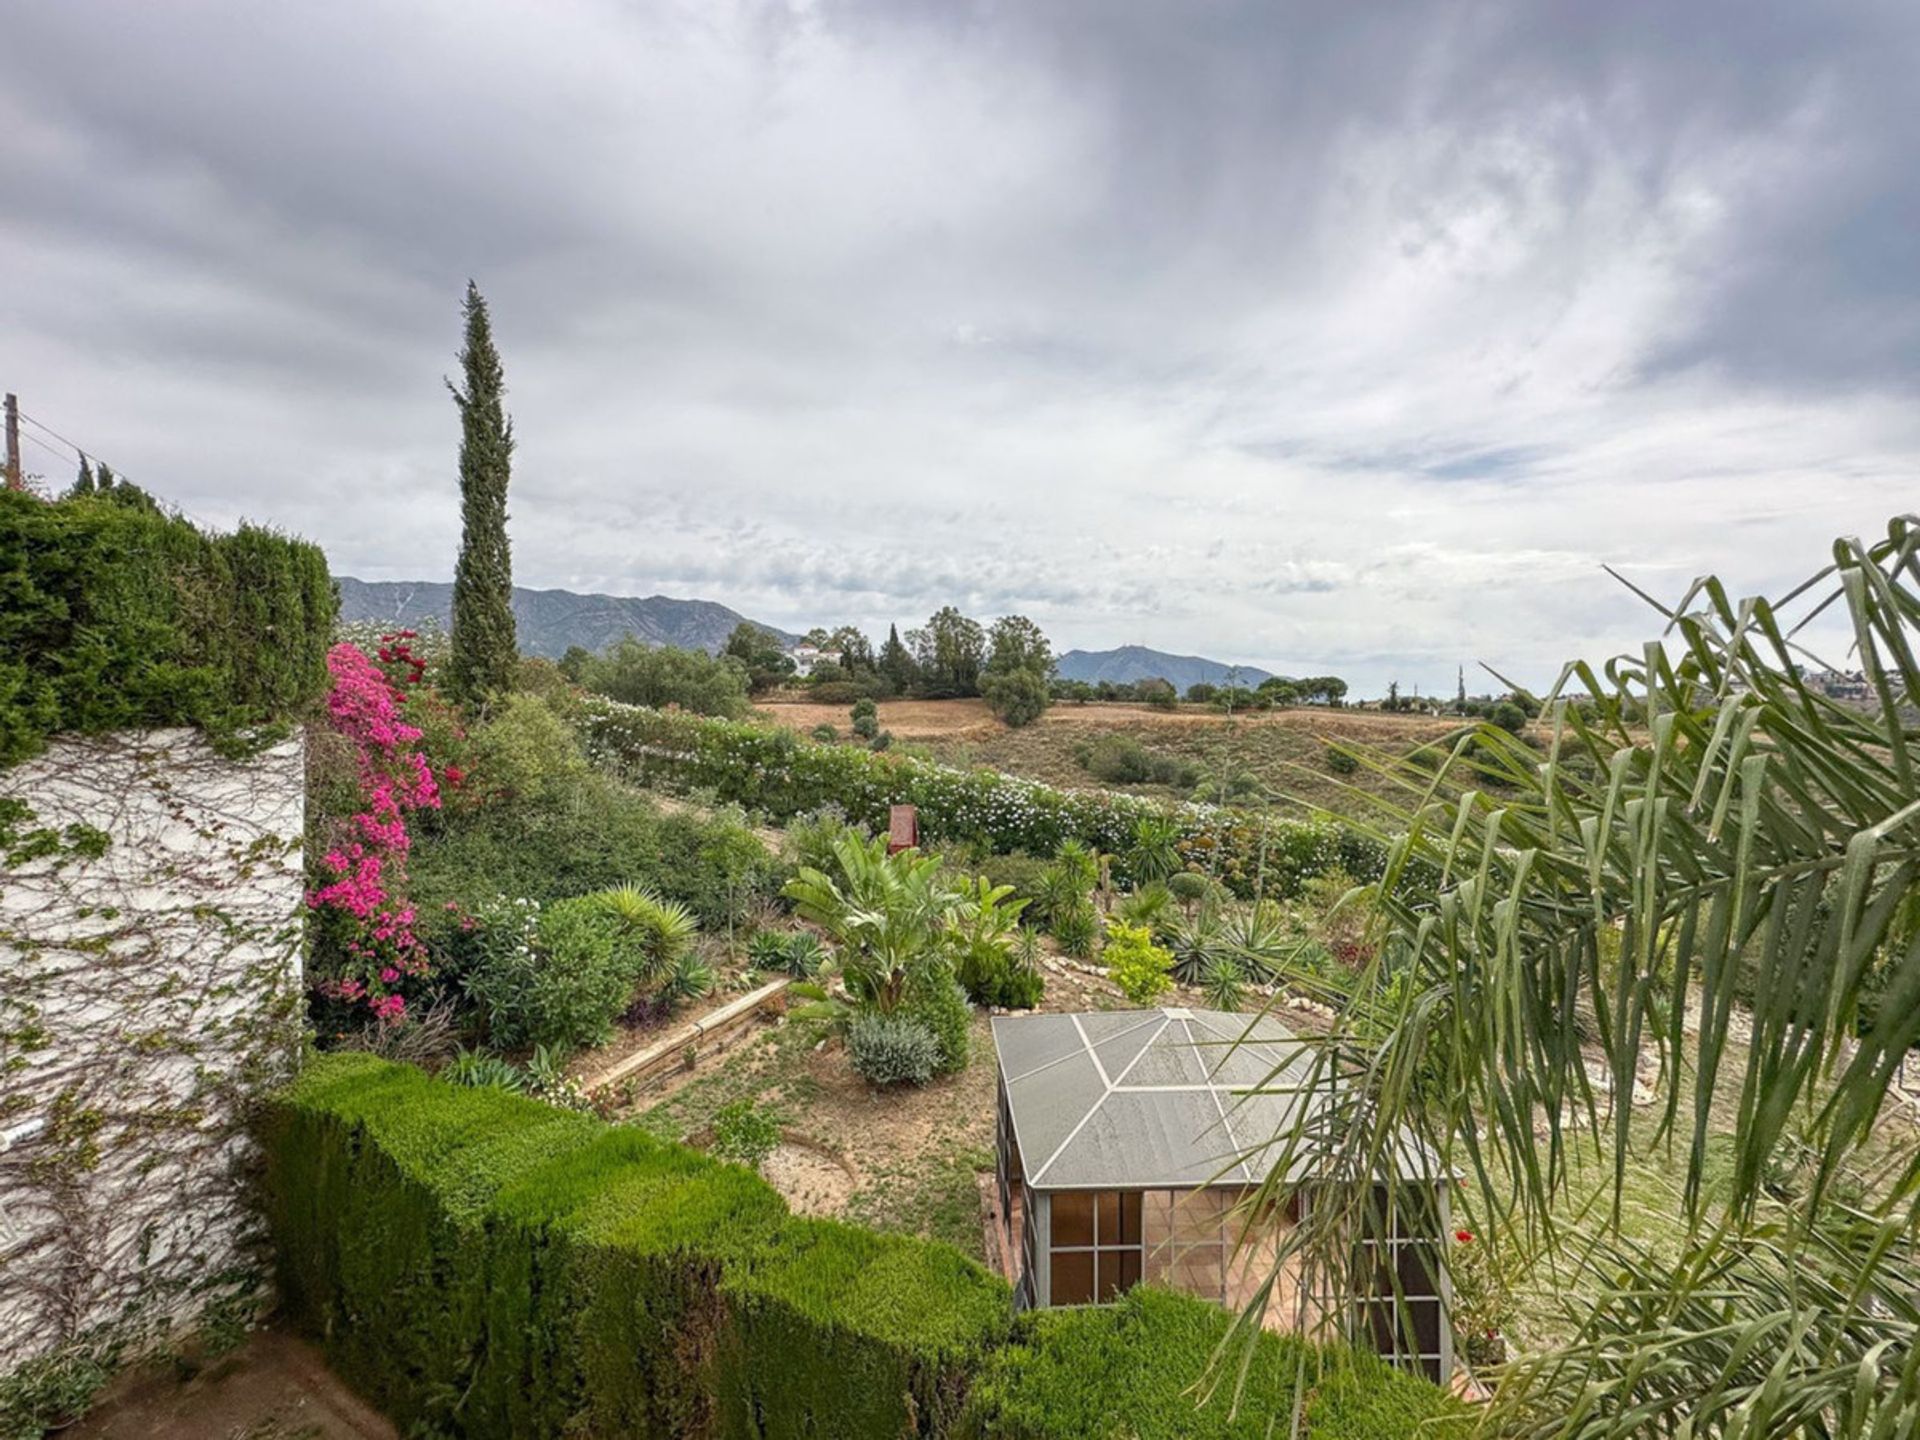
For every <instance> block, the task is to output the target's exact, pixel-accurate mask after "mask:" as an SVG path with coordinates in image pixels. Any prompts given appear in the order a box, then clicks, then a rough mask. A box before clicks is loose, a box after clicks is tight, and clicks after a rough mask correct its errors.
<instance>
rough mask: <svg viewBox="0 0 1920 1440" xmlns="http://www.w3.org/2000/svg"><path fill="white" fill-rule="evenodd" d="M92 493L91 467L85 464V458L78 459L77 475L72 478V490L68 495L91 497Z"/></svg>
mask: <svg viewBox="0 0 1920 1440" xmlns="http://www.w3.org/2000/svg"><path fill="white" fill-rule="evenodd" d="M93 491H94V479H93V466H91V465H89V464H88V463H87V457H86V456H85V455H82V456H81V457H80V470H79V473H78V474H76V475H75V476H74V477H73V488H72V489H71V490H69V491H67V494H68V495H91V494H93Z"/></svg>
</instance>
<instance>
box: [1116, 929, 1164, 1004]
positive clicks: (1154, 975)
mask: <svg viewBox="0 0 1920 1440" xmlns="http://www.w3.org/2000/svg"><path fill="white" fill-rule="evenodd" d="M1100 958H1101V960H1102V961H1104V962H1105V964H1106V967H1107V978H1108V979H1109V980H1111V981H1113V983H1114V984H1116V985H1118V986H1119V987H1120V993H1121V994H1122V995H1125V996H1126V997H1127V998H1128V999H1129V1000H1131V1001H1133V1003H1134V1004H1136V1005H1145V1004H1147V1003H1148V1002H1149V1001H1151V1000H1153V999H1155V998H1157V997H1159V996H1161V995H1164V994H1165V993H1166V992H1167V991H1168V990H1171V989H1172V988H1173V977H1172V974H1171V972H1172V970H1173V955H1172V953H1171V952H1169V951H1167V950H1164V949H1162V948H1161V947H1160V946H1158V945H1156V944H1154V943H1153V934H1152V932H1151V931H1149V930H1148V929H1147V928H1146V927H1145V926H1144V925H1128V924H1127V923H1126V922H1124V921H1118V920H1116V921H1114V922H1112V923H1111V924H1109V925H1108V926H1107V944H1106V948H1105V949H1104V950H1102V951H1101V952H1100Z"/></svg>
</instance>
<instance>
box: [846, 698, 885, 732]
mask: <svg viewBox="0 0 1920 1440" xmlns="http://www.w3.org/2000/svg"><path fill="white" fill-rule="evenodd" d="M852 721H853V723H852V727H851V728H852V730H853V733H854V734H856V735H858V736H859V737H860V738H861V739H862V740H872V739H874V738H875V737H876V736H878V735H879V733H880V710H879V707H878V706H876V705H875V704H874V703H873V701H872V700H871V699H869V698H868V697H866V696H864V695H863V696H861V697H860V698H859V699H858V700H856V701H854V702H853V710H852Z"/></svg>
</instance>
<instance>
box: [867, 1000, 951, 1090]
mask: <svg viewBox="0 0 1920 1440" xmlns="http://www.w3.org/2000/svg"><path fill="white" fill-rule="evenodd" d="M847 1059H848V1060H849V1061H850V1062H851V1063H852V1065H853V1069H854V1073H855V1074H857V1075H859V1076H860V1077H861V1078H862V1079H863V1080H865V1081H866V1082H867V1083H868V1084H869V1085H878V1086H881V1087H883V1088H884V1087H885V1086H888V1085H924V1084H926V1083H927V1081H929V1080H931V1079H932V1078H933V1077H934V1074H935V1073H936V1072H937V1071H938V1070H939V1068H940V1037H939V1036H938V1035H935V1034H934V1033H933V1031H932V1030H931V1029H930V1028H928V1027H927V1026H926V1025H925V1024H923V1023H922V1022H921V1021H919V1020H917V1019H915V1018H913V1017H912V1016H910V1015H906V1014H894V1015H887V1014H882V1013H881V1012H879V1011H868V1012H864V1013H861V1014H858V1015H855V1016H854V1017H853V1018H852V1019H851V1020H850V1021H848V1022H847Z"/></svg>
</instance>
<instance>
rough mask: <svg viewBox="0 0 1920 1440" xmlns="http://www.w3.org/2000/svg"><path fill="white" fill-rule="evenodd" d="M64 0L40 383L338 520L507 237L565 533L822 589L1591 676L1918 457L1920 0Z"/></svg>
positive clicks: (417, 568) (517, 327) (1323, 649)
mask: <svg viewBox="0 0 1920 1440" xmlns="http://www.w3.org/2000/svg"><path fill="white" fill-rule="evenodd" d="M8 9H9V18H8V21H7V25H6V31H5V42H4V44H0V384H3V385H4V388H6V389H9V390H14V391H17V392H19V394H20V396H21V405H22V408H23V409H24V410H25V411H26V412H27V413H28V414H29V415H30V416H33V417H34V418H35V419H37V420H39V421H41V422H42V423H44V424H45V425H47V426H51V427H52V429H53V430H54V431H57V432H59V433H60V434H62V435H65V436H68V437H70V438H71V439H73V440H74V441H77V442H78V443H80V444H81V445H83V446H85V447H86V448H88V449H89V450H91V451H93V452H95V453H97V454H99V455H102V456H104V457H106V458H107V459H108V460H109V461H110V462H112V463H113V464H115V465H116V466H117V467H119V468H121V469H122V470H124V471H125V472H126V473H128V474H129V475H131V476H132V477H133V478H134V479H136V480H137V481H139V482H141V483H143V484H145V485H146V486H147V487H148V488H149V489H151V490H154V491H155V492H156V493H159V494H161V495H163V496H165V497H166V498H168V499H170V500H172V501H174V502H175V503H177V504H178V505H180V506H181V507H183V508H184V509H185V510H186V511H188V512H189V513H191V514H193V515H195V516H197V517H201V518H204V519H206V520H208V521H212V522H217V523H228V522H231V521H233V520H235V519H238V518H239V517H242V516H246V517H250V518H253V519H256V520H263V521H270V522H272V523H274V524H277V525H280V526H283V527H285V528H288V529H292V530H295V531H298V532H301V533H303V534H306V535H308V536H311V537H312V538H314V539H316V540H319V541H321V542H322V543H323V544H324V545H325V546H326V548H327V551H328V553H329V555H330V557H331V559H332V563H333V568H334V570H335V571H336V572H337V573H343V574H354V575H359V576H362V577H364V578H369V579H401V578H430V579H444V578H447V577H449V576H450V575H451V573H452V566H453V556H454V549H455V545H456V543H457V539H458V521H457V509H456V499H457V497H456V490H455V479H454V454H455V444H456V439H457V425H456V417H455V413H454V410H453V406H452V404H451V403H450V402H449V400H448V398H447V396H446V393H445V389H444V387H443V385H442V377H443V376H445V375H447V374H448V373H450V372H451V371H452V369H453V367H454V362H453V355H454V351H455V349H456V348H457V345H458V338H459V337H458V323H459V319H458V302H459V297H460V291H461V287H462V285H463V284H464V282H465V280H466V278H467V277H468V276H469V275H471V276H473V277H475V278H476V279H477V280H478V281H479V283H480V285H481V287H482V288H483V289H484V290H485V292H486V293H487V295H488V297H489V299H490V301H491V303H492V305H493V309H494V316H495V324H496V328H497V332H498V335H499V338H500V341H501V345H502V350H503V354H504V357H505V362H506V368H507V376H508V382H509V385H510V387H511V395H510V407H511V409H512V412H513V414H514V417H515V421H516V424H517V428H518V434H519V438H520V448H519V452H518V457H517V466H516V471H515V476H514V482H513V504H512V510H513V522H512V523H513V539H514V547H515V567H516V578H517V579H518V580H519V581H520V583H522V584H528V585H536V586H562V587H567V588H571V589H591V590H606V591H613V592H618V593H631V594H651V593H654V592H661V593H665V594H669V595H682V596H700V597H706V598H711V599H716V600H721V601H724V602H726V603H728V604H730V605H733V606H734V607H736V608H737V609H740V610H742V611H744V612H746V613H747V614H750V615H752V616H754V617H756V618H759V619H763V620H767V621H770V622H773V623H776V624H782V625H786V626H789V627H798V628H804V627H805V626H806V625H808V624H812V623H816V622H828V623H833V622H840V621H844V620H854V621H858V622H861V623H864V624H866V625H868V626H869V627H878V628H880V629H882V630H884V626H885V624H886V622H887V621H888V620H891V619H898V620H900V621H901V622H902V623H903V626H904V624H905V623H907V622H911V621H916V620H918V619H920V618H921V617H924V616H925V615H926V614H927V613H928V612H929V611H930V610H932V609H933V608H935V607H936V606H937V605H939V604H942V603H946V602H949V601H952V602H954V603H958V604H960V605H961V606H963V607H964V608H966V609H968V610H970V611H972V612H974V613H976V614H979V615H982V616H992V615H995V614H999V613H1002V612H1006V611H1019V612H1024V613H1026V614H1029V615H1032V616H1033V617H1034V618H1036V619H1037V620H1039V621H1040V622H1041V623H1042V625H1043V626H1045V628H1046V629H1047V630H1048V631H1049V633H1051V634H1052V635H1053V636H1054V637H1055V640H1056V643H1057V644H1058V645H1059V646H1060V647H1061V648H1066V647H1068V646H1072V645H1081V646H1087V647H1094V648H1103V647H1106V646H1110V645H1116V644H1122V643H1127V642H1140V643H1145V644H1151V645H1156V646H1159V647H1162V648H1167V649H1174V650H1183V651H1200V652H1203V653H1207V654H1212V655H1217V656H1220V657H1222V658H1227V659H1234V660H1244V661H1252V662H1256V663H1260V664H1263V665H1266V666H1267V667H1269V668H1272V669H1277V670H1283V671H1292V672H1300V671H1307V672H1321V671H1337V672H1340V673H1343V674H1346V675H1349V676H1351V677H1353V679H1354V680H1355V683H1356V686H1357V688H1358V689H1360V690H1361V691H1363V692H1364V691H1369V690H1371V691H1374V692H1377V691H1378V690H1380V689H1382V688H1384V686H1385V684H1386V683H1387V681H1388V680H1390V679H1395V678H1397V679H1398V680H1399V681H1400V682H1401V683H1402V685H1403V686H1410V685H1413V684H1418V685H1421V686H1422V687H1423V688H1425V689H1429V690H1431V689H1436V688H1437V689H1442V690H1447V691H1451V689H1452V688H1453V680H1454V672H1455V666H1456V665H1457V664H1460V663H1466V664H1467V665H1469V666H1471V665H1472V664H1473V662H1475V661H1478V660H1484V661H1487V662H1490V663H1493V664H1495V665H1498V666H1500V667H1501V668H1503V669H1504V670H1507V671H1508V672H1510V673H1513V674H1516V675H1518V676H1520V677H1521V678H1525V679H1529V680H1532V681H1534V682H1536V683H1538V681H1540V680H1544V679H1546V678H1549V677H1550V675H1551V673H1552V671H1553V670H1554V668H1555V667H1556V665H1557V663H1558V662H1559V661H1560V660H1562V659H1564V658H1566V657H1568V656H1570V655H1574V654H1587V655H1596V656H1597V655H1601V654H1604V653H1609V652H1611V651H1613V650H1615V649H1619V648H1622V647H1625V646H1629V645H1634V644H1637V642H1638V641H1639V640H1640V639H1642V638H1644V637H1645V635H1646V634H1647V632H1648V621H1647V612H1645V611H1644V609H1642V608H1641V607H1640V606H1639V604H1638V602H1635V601H1633V600H1632V599H1631V598H1630V597H1629V596H1628V595H1627V594H1626V593H1625V592H1624V591H1623V590H1622V589H1621V588H1620V587H1619V586H1618V585H1617V584H1616V583H1615V582H1613V581H1612V580H1610V579H1609V578H1608V577H1607V576H1606V575H1605V574H1604V573H1603V571H1602V570H1601V566H1602V564H1603V563H1605V564H1612V565H1614V566H1616V567H1617V568H1619V569H1620V570H1622V571H1623V572H1624V573H1626V574H1627V575H1629V576H1631V577H1632V578H1633V579H1634V580H1635V582H1636V583H1638V584H1641V585H1643V586H1645V587H1647V588H1648V589H1650V590H1653V591H1655V592H1658V593H1665V594H1673V593H1677V592H1678V591H1679V590H1680V589H1681V588H1682V587H1683V586H1684V585H1685V583H1686V581H1687V580H1688V579H1689V578H1691V577H1692V576H1693V575H1695V574H1698V573H1700V572H1702V571H1706V570H1713V571H1717V572H1719V573H1721V574H1722V575H1724V576H1726V577H1727V579H1728V580H1729V582H1730V583H1733V584H1735V585H1736V586H1737V587H1738V588H1740V589H1741V590H1743V591H1752V590H1771V589H1773V588H1775V587H1777V586H1780V585H1782V584H1783V583H1784V582H1787V581H1789V580H1792V579H1795V578H1798V577H1799V576H1801V575H1803V574H1805V573H1806V572H1808V571H1809V570H1811V569H1812V568H1813V567H1815V566H1817V565H1818V564H1819V563H1820V562H1821V560H1822V558H1823V557H1824V555H1825V553H1826V546H1827V544H1828V542H1829V541H1830V540H1831V539H1832V537H1834V536H1835V535H1838V534H1843V533H1863V532H1871V531H1876V530H1879V529H1881V528H1882V527H1883V526H1884V522H1885V520H1886V518H1887V517H1888V516H1889V515H1891V514H1893V513H1895V512H1897V511H1902V510H1913V509H1916V508H1920V479H1917V478H1916V477H1920V465H1917V464H1916V462H1917V461H1920V408H1917V407H1916V406H1915V404H1914V399H1915V393H1914V392H1915V385H1916V381H1920V165H1916V164H1915V160H1914V153H1913V145H1914V140H1915V137H1916V136H1920V86H1916V85H1914V84H1913V83H1912V77H1913V74H1914V73H1915V71H1916V68H1920V7H1917V6H1915V5H1913V4H1911V3H1910V0H1905V3H1887V4H1851V3H1846V4H1843V3H1821V4H1818V5H1808V4H1804V3H1797V0H1796V3H1778V4H1757V3H1751V0H1749V3H1740V4H1725V5H1722V4H1709V3H1688V4H1681V5H1676V4H1672V3H1667V0H1661V3H1647V4H1632V3H1619V0H1609V3H1607V4H1604V5H1600V4H1592V3H1586V0H1580V3H1567V4H1563V5H1548V4H1537V3H1536V4H1522V3H1513V4H1475V3H1463V4H1444V3H1431V0H1429V3H1420V4H1408V5H1404V6H1401V5H1394V4H1389V3H1385V0H1369V3H1366V4H1363V5H1333V4H1324V3H1319V4H1304V3H1303V4H1297V5H1284V4H1275V3H1244V4H1230V3H1212V0H1178V3H1175V0H1160V3H1145V0H1075V3H1047V0H1003V3H997V4H994V3H983V4H969V3H965V0H921V3H918V4H914V3H905V0H871V3H866V4H861V3H848V4H841V3H835V0H819V3H792V4H774V5H762V4H750V3H741V4H733V3H727V0H690V3H687V4H684V5H671V4H665V3H637V0H636V3H626V4H618V3H612V0H604V3H585V0H581V3H556V0H542V3H540V4H538V5H534V4H526V5H521V6H511V5H502V4H486V3H480V0H444V3H439V4H416V5H408V6H402V5H394V4H371V3H354V0H336V3H330V4H327V5H324V6H323V5H301V6H291V5H259V4H240V3H234V4H213V3H195V0H168V3H166V4H154V3H151V0H129V3H124V4H111V3H105V0H70V3H64V4H51V3H49V4H32V5H16V6H10V7H8ZM28 431H29V434H30V436H32V437H34V438H35V440H45V439H47V437H46V435H45V434H44V433H43V432H41V431H38V430H36V429H34V427H32V426H29V427H28ZM60 449H61V447H60V446H59V445H58V443H57V442H52V443H51V444H50V447H49V448H48V449H40V448H37V446H36V445H32V444H30V445H29V446H28V447H27V452H26V459H27V462H28V467H29V469H38V470H41V471H43V472H45V473H48V474H49V475H50V476H52V477H54V478H57V479H60V480H63V481H64V479H65V478H66V477H67V476H68V475H69V474H70V473H71V469H72V460H71V456H70V455H66V456H64V457H63V456H61V455H60V454H59V453H58V452H59V451H60Z"/></svg>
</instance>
